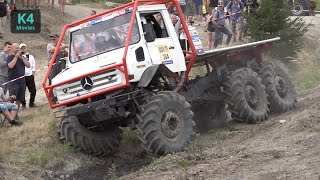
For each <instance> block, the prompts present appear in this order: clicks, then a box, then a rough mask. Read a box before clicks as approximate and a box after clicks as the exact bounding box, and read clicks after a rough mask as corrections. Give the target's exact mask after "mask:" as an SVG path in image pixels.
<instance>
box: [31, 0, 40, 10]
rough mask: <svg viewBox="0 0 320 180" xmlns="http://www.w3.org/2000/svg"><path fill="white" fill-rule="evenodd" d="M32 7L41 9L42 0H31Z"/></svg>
mask: <svg viewBox="0 0 320 180" xmlns="http://www.w3.org/2000/svg"><path fill="white" fill-rule="evenodd" d="M31 8H33V9H40V0H31Z"/></svg>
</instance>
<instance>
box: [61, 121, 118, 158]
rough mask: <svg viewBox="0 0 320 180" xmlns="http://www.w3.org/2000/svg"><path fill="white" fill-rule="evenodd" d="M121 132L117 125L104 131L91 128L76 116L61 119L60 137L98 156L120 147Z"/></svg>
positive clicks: (110, 153) (112, 151)
mask: <svg viewBox="0 0 320 180" xmlns="http://www.w3.org/2000/svg"><path fill="white" fill-rule="evenodd" d="M120 133H121V130H120V129H119V128H118V127H117V126H110V127H109V128H108V129H105V130H103V131H92V130H89V129H87V128H86V127H84V126H82V125H81V124H80V123H79V121H78V119H77V118H76V117H75V116H70V117H64V118H62V119H61V127H60V139H61V140H65V141H66V142H67V143H70V144H72V145H73V146H74V147H75V148H76V149H77V150H82V151H84V152H85V153H88V154H94V155H96V156H109V155H112V154H113V153H115V152H116V151H117V150H118V148H119V144H120V140H121V137H120Z"/></svg>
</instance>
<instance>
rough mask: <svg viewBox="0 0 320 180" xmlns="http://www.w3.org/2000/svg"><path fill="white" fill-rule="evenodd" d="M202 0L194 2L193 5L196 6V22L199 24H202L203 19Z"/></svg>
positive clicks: (194, 0)
mask: <svg viewBox="0 0 320 180" xmlns="http://www.w3.org/2000/svg"><path fill="white" fill-rule="evenodd" d="M202 4H203V1H202V0H193V5H194V15H195V17H196V20H197V21H198V22H201V19H202V17H201V16H202Z"/></svg>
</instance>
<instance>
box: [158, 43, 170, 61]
mask: <svg viewBox="0 0 320 180" xmlns="http://www.w3.org/2000/svg"><path fill="white" fill-rule="evenodd" d="M157 47H158V50H159V53H160V59H161V61H162V64H173V60H172V56H171V54H170V51H169V49H168V46H166V45H160V46H157Z"/></svg>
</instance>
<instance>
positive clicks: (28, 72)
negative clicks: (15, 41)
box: [20, 43, 37, 108]
mask: <svg viewBox="0 0 320 180" xmlns="http://www.w3.org/2000/svg"><path fill="white" fill-rule="evenodd" d="M20 49H21V50H22V51H23V57H25V58H26V59H28V60H29V63H30V67H29V68H27V67H25V79H26V87H27V88H28V90H29V92H30V101H29V107H30V108H33V107H36V105H35V104H34V101H35V98H36V93H37V89H36V85H35V82H34V76H35V73H36V61H35V59H34V57H33V56H32V55H31V54H29V53H28V51H27V45H26V44H25V43H21V44H20ZM21 103H22V108H26V101H22V102H21Z"/></svg>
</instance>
